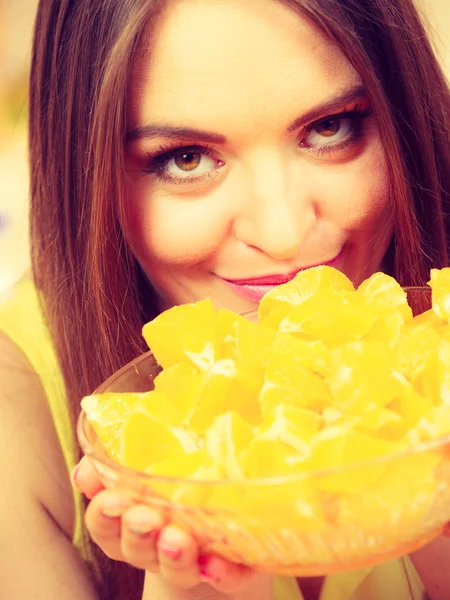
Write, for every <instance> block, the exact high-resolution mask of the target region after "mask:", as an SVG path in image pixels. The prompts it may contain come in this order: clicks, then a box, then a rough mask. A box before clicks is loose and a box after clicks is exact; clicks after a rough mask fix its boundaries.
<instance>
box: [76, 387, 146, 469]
mask: <svg viewBox="0 0 450 600" xmlns="http://www.w3.org/2000/svg"><path fill="white" fill-rule="evenodd" d="M147 395H148V393H144V394H137V393H136V394H133V393H124V394H117V393H106V394H97V395H92V396H86V397H85V398H83V400H82V401H81V407H82V408H83V410H84V411H85V413H86V416H87V418H88V421H89V423H90V424H91V425H92V427H93V429H94V431H95V433H96V434H97V436H98V439H99V441H100V442H101V444H102V445H103V446H104V448H105V450H106V451H107V453H108V454H109V456H111V458H113V459H114V460H119V455H120V435H121V431H122V426H123V424H124V423H125V421H126V419H127V417H128V416H129V415H130V413H131V412H132V410H133V408H134V407H135V405H136V403H137V402H138V401H140V400H142V399H143V398H146V396H147Z"/></svg>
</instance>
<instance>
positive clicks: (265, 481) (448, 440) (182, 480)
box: [76, 285, 450, 487]
mask: <svg viewBox="0 0 450 600" xmlns="http://www.w3.org/2000/svg"><path fill="white" fill-rule="evenodd" d="M403 289H404V290H405V292H409V291H422V292H424V291H426V292H429V293H431V292H432V289H431V287H430V286H427V285H426V286H405V287H403ZM255 311H257V309H255ZM255 311H248V314H253V313H254V312H255ZM246 314H247V313H246ZM149 358H153V360H154V362H155V365H158V363H157V361H156V359H155V358H154V357H153V354H152V352H151V350H148V351H147V352H144V353H143V354H140V355H139V356H137V357H136V358H134V359H133V360H131V361H130V362H129V363H127V364H126V365H124V366H123V367H121V368H120V369H119V370H118V371H116V372H115V373H113V374H112V375H111V376H110V377H108V379H106V380H105V381H104V382H103V383H101V384H100V385H99V386H98V387H97V388H96V389H95V391H94V392H93V394H92V395H96V394H103V393H105V390H106V389H107V388H108V387H109V386H110V385H111V384H112V383H114V382H115V381H116V380H117V379H119V378H120V377H121V375H122V374H123V373H125V372H127V371H129V370H130V369H131V368H133V367H134V369H135V370H136V371H137V372H138V367H139V365H140V364H141V363H142V362H143V361H145V360H147V359H149ZM149 391H150V390H149ZM144 393H145V392H144ZM85 423H87V424H88V423H89V422H88V419H87V415H86V411H84V410H83V409H81V412H80V414H79V417H78V420H77V427H76V430H77V437H78V440H79V442H80V445H81V448H82V450H83V452H84V453H85V454H86V455H87V456H89V457H90V458H91V459H92V460H93V461H97V462H99V463H101V464H102V465H103V466H105V467H107V468H109V469H112V470H114V471H116V472H119V473H120V474H122V475H125V476H128V477H134V478H139V480H140V481H141V482H148V483H151V482H162V483H172V484H178V485H200V486H205V485H206V486H217V485H221V486H223V485H226V486H236V487H237V486H241V487H244V486H245V487H265V486H273V485H283V484H289V483H296V482H300V481H309V480H313V479H318V478H320V477H327V476H331V475H340V474H343V473H348V472H351V471H357V470H359V469H362V468H365V467H373V466H377V465H382V464H385V463H389V462H392V461H394V460H396V459H401V458H407V457H410V456H415V455H419V454H423V453H426V452H428V451H431V450H435V449H437V448H441V447H442V448H444V447H445V446H447V445H448V446H450V434H448V435H445V436H440V437H438V438H436V439H434V440H429V441H427V442H422V443H420V444H418V445H417V446H414V447H410V448H405V449H402V450H400V451H399V452H396V453H394V454H386V455H384V456H380V457H376V458H372V459H367V460H362V461H357V462H352V463H349V464H347V465H342V466H337V467H328V468H324V469H318V470H313V471H304V472H302V473H295V474H293V475H281V476H277V477H258V478H256V477H255V478H243V479H236V480H232V479H192V478H189V477H173V476H165V475H153V474H151V473H146V472H145V471H138V470H137V469H132V468H130V467H127V466H125V465H121V464H120V463H118V462H116V461H115V460H113V459H112V458H109V457H108V456H103V455H101V454H99V453H98V452H96V451H95V450H94V448H93V447H92V446H91V444H90V442H89V440H88V437H87V435H86V432H85V430H84V425H85Z"/></svg>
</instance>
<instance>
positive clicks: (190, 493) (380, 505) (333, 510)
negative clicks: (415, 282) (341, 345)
mask: <svg viewBox="0 0 450 600" xmlns="http://www.w3.org/2000/svg"><path fill="white" fill-rule="evenodd" d="M407 292H408V297H409V302H410V305H411V306H412V308H413V311H414V313H415V314H419V313H421V312H423V311H424V310H427V309H428V308H430V302H431V296H430V290H429V288H423V289H422V288H411V289H408V290H407ZM159 370H160V369H159V367H158V365H157V363H156V361H155V359H154V358H153V356H152V354H151V352H147V353H146V354H144V355H142V356H140V357H138V358H137V359H136V360H134V361H132V362H131V363H130V364H128V365H127V366H125V367H123V368H122V369H120V370H119V371H118V372H117V373H115V374H114V375H113V376H112V377H110V378H109V379H108V380H107V381H105V382H104V383H103V384H102V385H101V386H100V387H99V388H98V389H97V390H96V392H95V393H105V392H131V391H133V392H143V391H148V390H150V389H152V387H153V378H154V377H155V376H156V374H157V373H158V372H159ZM78 437H79V441H80V444H81V447H82V449H83V451H84V453H85V454H86V455H87V456H89V457H90V459H91V461H92V463H93V465H94V467H95V469H96V470H97V472H98V474H99V477H100V479H101V481H102V483H103V485H105V487H125V488H128V489H129V490H131V491H132V492H133V494H134V497H135V500H136V502H141V503H145V504H148V505H149V506H151V507H153V508H156V509H157V510H159V511H161V512H162V513H163V515H164V518H165V521H166V522H167V523H174V524H176V525H178V526H180V527H181V528H183V529H185V530H187V531H189V532H191V533H192V534H193V535H194V536H195V538H196V539H197V541H198V543H199V546H200V548H201V550H202V551H204V552H211V553H215V554H218V555H221V556H223V557H225V558H227V559H229V560H231V561H233V562H237V563H242V564H246V565H249V566H252V567H253V568H255V569H258V570H265V571H269V572H272V573H274V574H285V575H295V576H316V575H325V574H329V573H333V572H339V571H343V570H351V569H358V568H363V567H368V566H371V565H374V564H377V563H379V562H382V561H385V560H388V559H391V558H395V557H397V556H401V555H404V554H407V553H409V552H412V551H414V550H416V549H418V548H419V547H421V546H422V545H424V544H425V543H427V542H428V541H430V540H431V539H432V538H434V537H435V536H437V535H439V533H440V532H441V531H442V528H443V526H444V525H445V524H446V522H447V521H448V520H450V485H449V482H450V436H447V437H445V438H441V439H439V440H436V441H433V442H427V443H426V444H421V445H419V446H417V447H415V448H414V449H413V450H408V451H404V452H399V453H397V454H395V455H390V456H384V457H382V458H379V459H376V460H371V461H365V462H360V463H355V464H352V465H347V466H345V467H339V468H335V469H328V470H323V471H320V472H311V473H308V474H306V473H302V474H299V475H295V476H288V477H279V478H271V479H260V480H254V479H253V480H244V481H239V482H231V481H203V480H202V481H200V480H194V479H181V478H173V477H162V476H154V475H148V474H146V473H142V472H138V471H134V470H132V469H129V468H126V467H124V466H121V465H119V464H117V463H116V462H114V461H113V460H112V459H110V458H109V457H108V456H107V454H106V452H105V450H104V449H103V447H102V446H101V444H100V443H99V441H98V439H97V436H96V434H95V432H94V430H93V428H92V427H91V426H90V424H89V422H88V421H87V418H86V415H85V413H84V412H83V411H82V412H81V415H80V418H79V422H78ZM343 487H344V488H345V492H344V493H343V492H342V489H343ZM337 490H339V492H337Z"/></svg>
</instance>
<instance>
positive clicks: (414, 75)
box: [29, 0, 450, 600]
mask: <svg viewBox="0 0 450 600" xmlns="http://www.w3.org/2000/svg"><path fill="white" fill-rule="evenodd" d="M281 1H284V2H285V3H286V4H288V5H289V6H291V7H292V9H294V10H297V11H298V12H299V13H301V14H303V15H307V16H308V17H309V18H310V19H311V20H312V21H313V22H315V23H316V24H317V25H318V26H319V27H320V28H321V29H322V30H324V31H325V32H326V33H327V34H328V35H329V36H331V37H332V38H333V39H334V40H335V41H336V42H337V44H338V45H339V46H340V47H341V48H342V50H343V52H344V53H345V54H346V56H347V57H348V59H349V60H350V62H351V63H352V64H353V65H354V67H355V69H356V70H357V72H358V73H359V74H360V76H361V77H362V79H363V81H364V83H365V85H366V88H367V91H368V94H369V96H370V97H371V99H372V102H373V105H374V108H375V112H376V117H377V119H378V122H379V127H380V132H381V140H382V144H383V147H384V149H385V153H386V155H387V159H388V161H387V162H388V166H389V175H390V187H391V198H392V205H393V219H394V236H393V240H392V244H391V247H390V249H389V251H388V254H387V256H386V261H385V262H386V269H387V270H388V272H390V273H391V274H393V275H395V276H396V277H397V279H398V280H399V281H400V282H401V283H402V284H404V285H421V284H424V283H425V282H426V281H427V278H428V274H429V269H430V268H431V267H443V266H446V265H447V263H448V243H449V239H450V231H449V227H450V220H449V219H450V216H449V215H450V145H449V141H448V131H449V130H450V118H449V111H450V99H449V91H448V87H447V83H446V81H445V78H444V76H443V74H442V72H441V69H440V67H439V65H438V63H437V61H436V58H435V56H434V53H433V51H432V48H431V46H430V44H429V41H428V40H427V37H426V34H425V31H424V29H423V26H422V24H421V22H420V19H419V17H418V14H417V12H416V10H415V8H414V6H413V3H412V1H411V0H395V1H394V0H281ZM164 4H165V2H164V0H77V1H74V0H41V2H40V4H39V9H38V14H37V19H36V27H35V37H34V46H33V61H32V70H31V80H30V138H29V140H30V173H31V240H32V264H33V272H34V277H35V281H36V285H37V287H38V288H39V290H40V291H41V292H42V296H43V298H44V303H45V307H44V310H45V315H46V318H47V322H48V326H49V329H50V331H51V333H52V335H53V339H54V343H55V347H56V350H57V353H58V356H59V360H60V364H61V369H62V372H63V375H64V379H65V383H66V390H67V401H68V405H69V408H70V410H71V414H72V417H73V419H75V418H76V416H77V414H78V410H79V409H78V407H79V402H80V398H81V397H82V396H84V395H86V394H87V393H90V392H92V390H94V389H95V388H96V387H97V385H98V384H99V383H100V382H102V381H103V380H104V379H105V378H106V377H108V376H109V375H110V374H111V373H112V372H114V371H115V370H117V369H118V368H119V367H121V366H122V365H123V364H125V363H126V362H128V361H129V360H131V359H132V358H133V357H134V356H136V355H137V354H139V353H140V352H141V351H143V350H144V344H143V342H142V339H141V335H140V332H141V327H142V325H143V323H144V322H145V321H147V320H148V319H150V318H152V317H153V316H154V315H155V314H156V312H157V309H156V303H155V296H154V292H153V290H152V288H151V285H150V284H149V283H148V282H147V280H146V278H145V276H144V274H143V273H142V271H141V269H140V267H139V265H138V264H137V262H136V260H135V258H134V256H133V254H132V253H131V251H130V249H129V248H128V246H127V244H126V242H125V240H124V236H123V232H122V230H121V227H120V225H119V223H120V222H121V221H122V222H123V220H122V219H121V211H123V210H124V208H123V207H124V204H125V203H124V189H123V180H124V156H123V142H124V138H125V133H126V130H127V115H126V100H127V87H128V80H129V76H130V71H131V69H132V66H133V59H134V57H135V55H136V52H139V50H140V48H141V40H142V39H143V37H144V36H148V35H149V34H150V35H151V34H152V27H154V26H155V24H156V23H157V15H158V13H159V11H160V10H161V9H162V8H163V6H164ZM146 39H147V37H146ZM103 568H104V567H102V569H103ZM132 572H133V571H132V570H131V569H130V568H128V567H125V566H120V567H119V566H118V567H115V566H114V567H113V566H111V568H108V569H107V570H106V572H105V571H104V577H103V580H104V581H103V587H102V590H103V592H102V594H101V595H102V596H103V597H104V598H108V599H109V600H112V599H114V598H120V600H124V599H125V598H140V594H141V586H142V577H138V578H135V579H133V577H131V575H130V574H131V573H132ZM117 573H119V577H118V580H117V579H116V577H115V574H117ZM120 582H122V583H120ZM127 590H128V591H127Z"/></svg>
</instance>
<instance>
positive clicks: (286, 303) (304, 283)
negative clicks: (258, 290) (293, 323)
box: [258, 265, 354, 323]
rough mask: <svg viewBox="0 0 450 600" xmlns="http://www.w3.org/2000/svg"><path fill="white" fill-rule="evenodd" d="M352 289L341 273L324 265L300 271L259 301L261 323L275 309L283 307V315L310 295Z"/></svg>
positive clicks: (346, 278)
mask: <svg viewBox="0 0 450 600" xmlns="http://www.w3.org/2000/svg"><path fill="white" fill-rule="evenodd" d="M352 290H354V287H353V284H352V282H351V281H350V279H348V277H346V276H345V275H344V274H343V273H341V272H340V271H338V270H337V269H333V268H332V267H328V266H325V265H322V266H319V267H313V268H311V269H305V270H304V271H300V272H299V273H298V274H297V275H296V276H295V277H294V279H292V281H289V282H288V283H284V284H282V285H279V286H278V287H276V288H274V289H273V290H271V291H270V292H269V293H268V294H266V295H265V296H264V298H263V299H262V300H261V302H260V303H259V309H258V314H259V318H260V321H261V323H264V320H265V318H266V317H267V316H268V315H269V314H270V313H271V312H272V311H273V310H276V309H283V310H284V311H285V316H287V314H288V313H289V311H290V309H291V308H292V307H293V306H298V305H300V304H302V303H303V302H305V300H308V298H311V297H312V296H316V295H321V294H324V293H336V294H338V293H339V292H342V291H352Z"/></svg>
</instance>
